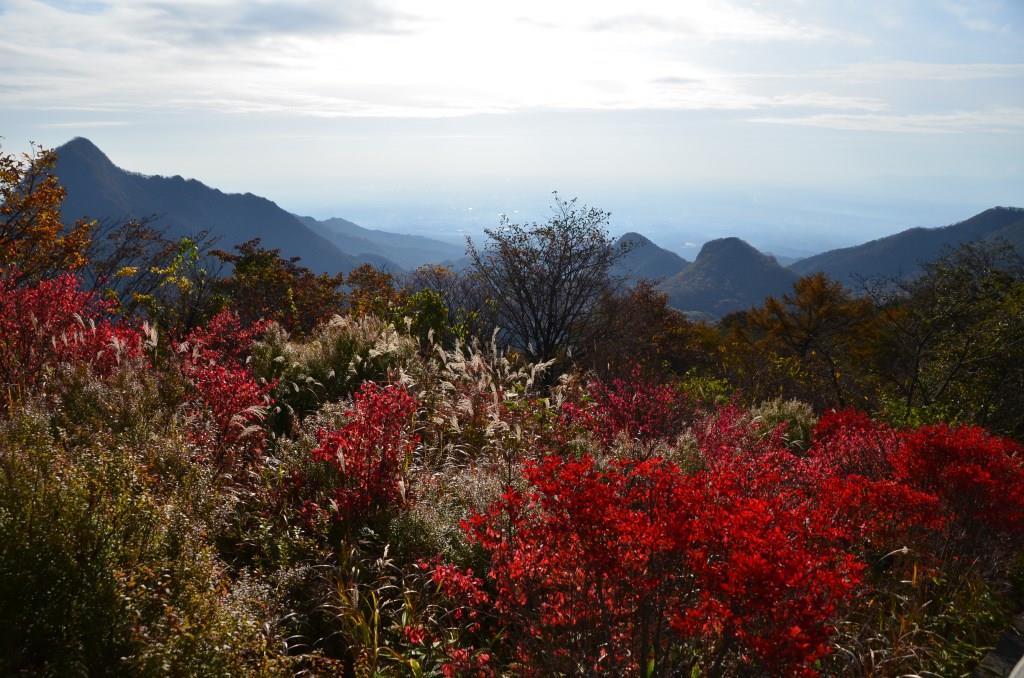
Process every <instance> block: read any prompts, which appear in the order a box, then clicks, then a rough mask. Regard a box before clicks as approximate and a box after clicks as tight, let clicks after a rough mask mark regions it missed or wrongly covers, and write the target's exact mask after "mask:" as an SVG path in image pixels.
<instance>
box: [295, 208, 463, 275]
mask: <svg viewBox="0 0 1024 678" xmlns="http://www.w3.org/2000/svg"><path fill="white" fill-rule="evenodd" d="M298 219H299V220H300V221H301V222H302V223H304V224H305V225H306V226H308V227H309V228H310V229H311V230H312V231H313V232H314V233H318V234H319V235H322V236H323V237H325V238H327V239H328V240H330V241H331V242H332V243H334V244H335V245H336V246H337V247H338V249H340V250H341V251H342V252H348V253H349V254H353V255H356V256H363V255H376V256H378V257H385V258H387V259H388V260H390V261H392V262H394V263H396V264H398V265H399V266H401V267H402V268H405V269H408V270H412V269H415V268H418V267H420V266H423V265H424V264H436V263H440V262H442V261H447V260H450V259H457V258H459V257H461V256H462V255H463V254H464V248H463V247H462V246H460V245H455V244H452V243H447V242H443V241H441V240H434V239H433V238H425V237H423V236H418V235H405V234H402V233H390V232H388V231H379V230H375V229H370V228H363V227H362V226H360V225H358V224H354V223H352V222H351V221H349V220H347V219H341V218H338V217H335V218H332V219H324V220H317V219H314V218H313V217H298Z"/></svg>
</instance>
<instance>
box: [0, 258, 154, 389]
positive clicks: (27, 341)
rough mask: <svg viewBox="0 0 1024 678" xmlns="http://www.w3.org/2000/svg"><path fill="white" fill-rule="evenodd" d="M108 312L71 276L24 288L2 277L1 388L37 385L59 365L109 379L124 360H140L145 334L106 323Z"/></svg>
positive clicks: (106, 305) (0, 279)
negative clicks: (85, 367)
mask: <svg viewBox="0 0 1024 678" xmlns="http://www.w3.org/2000/svg"><path fill="white" fill-rule="evenodd" d="M109 310H110V304H109V303H107V302H104V301H101V300H100V299H98V298H97V297H96V296H95V295H94V294H92V293H90V292H85V291H82V290H81V289H80V287H79V284H78V280H77V279H76V278H75V277H74V276H73V275H70V274H65V275H62V276H60V277H57V278H54V279H52V280H43V281H41V282H38V283H35V284H33V285H29V286H23V287H18V286H15V284H14V281H13V278H10V277H7V276H3V275H0V385H2V387H3V388H4V389H5V390H6V389H10V388H14V389H26V388H29V387H32V386H35V385H38V384H39V383H41V382H42V381H43V380H44V379H45V375H46V372H45V368H48V367H53V366H54V365H57V364H60V363H70V362H76V363H86V364H90V365H92V366H93V367H94V369H96V370H97V371H99V372H101V373H109V372H110V371H111V370H112V369H113V368H114V366H116V365H117V364H118V363H119V362H120V361H121V360H122V359H126V358H131V357H134V356H138V355H139V354H140V353H141V351H142V338H141V334H140V333H139V332H138V331H136V330H134V329H132V328H129V327H126V326H123V325H115V324H113V323H112V322H111V321H109V320H108V319H107V318H106V317H105V316H106V313H107V312H108V311H109Z"/></svg>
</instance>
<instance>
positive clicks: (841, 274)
mask: <svg viewBox="0 0 1024 678" xmlns="http://www.w3.org/2000/svg"><path fill="white" fill-rule="evenodd" d="M994 238H1001V239H1004V240H1007V241H1009V242H1010V243H1012V244H1013V245H1014V246H1015V247H1016V248H1017V249H1018V250H1020V251H1024V209H1021V208H1019V207H993V208H991V209H987V210H985V211H984V212H982V213H980V214H977V215H975V216H973V217H971V218H970V219H967V220H966V221H961V222H959V223H957V224H953V225H951V226H943V227H941V228H911V229H908V230H906V231H902V232H900V233H896V234H895V235H890V236H888V237H885V238H879V239H878V240H872V241H870V242H867V243H864V244H862V245H857V246H855V247H845V248H842V249H836V250H830V251H828V252H823V253H822V254H817V255H815V256H813V257H808V258H807V259H801V260H800V261H798V262H796V263H794V264H792V265H791V266H790V269H791V270H793V271H795V272H796V273H798V274H800V275H801V276H804V275H809V274H811V273H818V272H822V273H825V274H826V275H828V276H829V277H830V278H834V279H836V280H839V281H842V282H843V283H844V284H847V285H851V286H856V285H857V284H858V283H859V281H860V280H862V279H871V278H891V277H902V276H907V275H913V274H914V273H915V272H917V271H918V270H920V265H921V264H922V263H926V262H929V261H932V260H934V259H936V258H938V257H939V256H941V255H942V254H943V252H944V251H945V250H947V249H949V248H955V247H957V246H958V245H961V244H963V243H966V242H974V241H979V240H990V239H994Z"/></svg>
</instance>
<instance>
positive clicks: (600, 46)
mask: <svg viewBox="0 0 1024 678" xmlns="http://www.w3.org/2000/svg"><path fill="white" fill-rule="evenodd" d="M1022 36H1024V2H1020V0H963V1H953V0H949V1H946V0H886V1H881V0H880V1H878V2H874V1H871V0H831V1H812V0H779V1H777V2H750V3H741V2H711V1H700V0H674V1H664V2H663V1H658V0H629V1H628V2H627V1H619V0H590V1H589V2H553V1H552V0H546V1H541V0H519V1H517V2H501V3H499V2H489V1H480V0H476V1H469V0H466V1H462V0H415V1H414V0H380V1H374V0H356V1H348V2H345V1H338V0H334V1H330V0H304V1H300V2H289V3H280V2H265V1H261V0H185V1H174V0H138V1H126V2H103V1H100V0H97V1H91V0H65V1H58V0H52V1H49V2H44V1H42V0H0V64H2V68H0V135H2V136H3V137H4V141H3V143H4V146H5V148H7V149H14V150H21V149H23V148H25V147H27V144H28V141H29V140H33V141H38V142H41V143H43V144H47V145H57V144H60V143H62V142H64V141H66V140H67V139H69V138H71V137H73V136H88V137H89V138H91V139H92V140H93V141H95V142H96V143H97V144H98V145H99V146H100V147H101V148H103V149H104V150H105V151H107V153H108V154H109V155H110V156H111V158H112V159H113V160H114V161H115V162H116V163H118V164H119V165H121V166H123V167H126V168H129V169H133V170H139V171H145V172H152V173H161V174H183V175H186V176H194V177H196V178H199V179H200V180H203V181H205V182H207V183H210V184H212V185H215V186H218V187H220V188H222V189H224V190H234V191H252V192H254V193H259V194H262V195H266V196H268V197H270V198H272V199H275V200H277V201H278V202H279V203H281V204H282V205H283V206H285V207H286V208H288V209H292V210H295V211H300V212H306V213H313V214H316V215H318V216H328V215H332V214H336V215H338V216H346V217H349V218H355V219H357V220H359V221H360V222H362V223H364V224H365V225H368V226H379V227H384V228H390V229H393V230H407V231H410V230H419V231H427V230H429V229H438V230H439V232H443V233H444V234H446V235H452V234H454V233H455V232H456V231H458V230H459V229H463V228H467V229H470V230H473V229H475V228H478V227H479V226H484V225H489V224H490V223H493V219H494V215H495V214H496V213H497V212H499V211H509V212H512V211H514V210H515V209H520V210H522V212H523V213H524V214H534V213H536V214H537V215H538V216H543V211H544V208H545V206H546V205H547V203H548V198H547V194H548V192H549V191H550V190H552V189H559V190H560V191H561V192H562V193H563V194H573V195H579V196H580V198H581V199H582V200H584V201H586V202H590V203H593V204H595V205H598V206H601V207H604V208H607V209H611V210H612V212H613V215H614V217H615V219H616V221H614V222H613V226H614V227H616V228H617V230H619V231H623V230H627V229H637V230H641V231H644V232H647V233H650V234H652V235H654V236H655V237H656V238H660V239H661V240H662V241H664V242H665V243H666V244H668V245H670V246H673V245H674V246H676V247H677V249H679V248H682V247H683V244H684V243H685V242H687V241H695V240H696V241H698V242H699V241H701V240H705V239H707V238H708V237H713V236H715V235H722V234H725V233H729V232H733V233H737V234H739V235H742V236H744V237H748V238H749V239H751V240H752V241H753V242H755V244H760V245H762V246H767V247H770V248H772V247H773V248H775V249H776V250H779V251H781V250H784V249H787V248H788V249H789V250H792V251H804V250H814V249H817V248H820V247H823V246H830V245H832V244H836V243H845V242H854V241H858V240H862V239H864V237H872V236H875V235H879V234H882V233H886V232H892V231H894V230H898V229H900V228H904V227H907V226H912V225H940V224H942V223H948V222H950V221H955V220H958V219H960V218H963V217H966V216H969V215H970V214H971V213H972V211H978V210H980V209H983V208H985V207H988V206H991V205H993V204H1018V205H1019V204H1024V38H1022ZM471 208H472V209H471ZM683 253H684V255H687V254H690V255H692V253H687V252H683Z"/></svg>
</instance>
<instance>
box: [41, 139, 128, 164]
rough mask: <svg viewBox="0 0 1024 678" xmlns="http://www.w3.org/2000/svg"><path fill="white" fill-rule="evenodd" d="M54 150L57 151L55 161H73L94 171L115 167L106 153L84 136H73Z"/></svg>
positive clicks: (63, 162) (66, 162)
mask: <svg viewBox="0 0 1024 678" xmlns="http://www.w3.org/2000/svg"><path fill="white" fill-rule="evenodd" d="M54 150H55V151H56V153H57V161H58V162H61V163H62V164H65V165H67V164H69V163H70V162H73V163H75V164H79V165H85V166H88V167H91V168H93V170H94V171H95V170H97V169H104V170H110V169H113V168H114V167H115V165H114V163H113V162H111V160H110V158H108V157H107V154H106V153H104V152H103V151H101V150H100V149H99V146H97V145H96V144H94V143H93V142H92V141H90V140H89V139H86V138H85V137H75V138H74V139H72V140H71V141H69V142H67V143H66V144H64V145H62V146H58V147H57V148H56V149H54Z"/></svg>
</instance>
